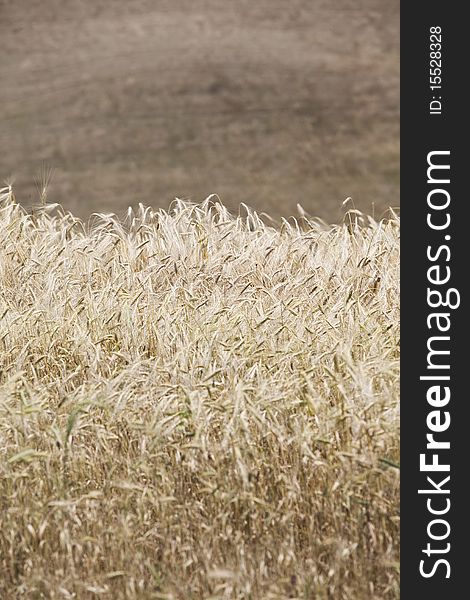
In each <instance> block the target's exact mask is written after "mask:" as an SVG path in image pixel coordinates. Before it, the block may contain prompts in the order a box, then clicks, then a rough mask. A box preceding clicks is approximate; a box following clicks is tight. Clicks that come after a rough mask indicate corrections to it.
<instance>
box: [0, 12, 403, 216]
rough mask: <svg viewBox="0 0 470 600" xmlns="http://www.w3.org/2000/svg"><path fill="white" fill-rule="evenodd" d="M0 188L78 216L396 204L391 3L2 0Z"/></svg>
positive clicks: (323, 211)
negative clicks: (48, 181)
mask: <svg viewBox="0 0 470 600" xmlns="http://www.w3.org/2000/svg"><path fill="white" fill-rule="evenodd" d="M0 35H1V40H2V51H1V54H2V60H1V61H0V79H1V82H2V83H1V86H0V123H1V143H2V152H1V153H0V178H2V179H4V178H6V177H14V178H15V189H16V194H17V197H18V199H19V200H21V201H22V202H23V203H24V204H31V203H33V202H35V201H36V200H37V196H38V193H37V191H36V187H35V178H37V177H38V175H39V173H40V172H41V169H42V168H43V165H44V164H45V165H47V166H48V167H52V168H53V169H54V178H53V184H52V187H51V192H50V197H49V200H50V201H52V202H60V203H62V204H63V205H64V206H65V207H66V208H67V209H71V210H73V211H74V212H75V213H76V214H78V215H80V216H82V217H85V216H87V215H89V214H90V213H91V212H93V211H115V212H117V213H120V212H122V211H123V210H124V209H125V208H126V207H127V206H128V205H129V204H134V205H135V204H137V203H138V202H143V203H144V204H147V205H152V206H154V207H157V206H164V207H166V206H168V204H169V203H170V202H171V201H172V199H173V198H174V197H175V196H178V197H183V198H186V197H190V198H191V199H193V200H195V201H199V200H202V199H203V198H204V197H206V196H207V195H209V194H211V193H217V194H219V195H220V197H221V198H222V200H223V201H224V203H225V204H227V205H228V206H229V207H231V208H236V207H237V206H238V205H239V203H240V202H245V203H247V204H249V205H252V206H254V207H255V208H256V209H258V210H262V211H267V212H269V213H270V214H273V215H275V216H279V215H281V214H282V215H288V214H292V213H294V212H295V210H296V208H295V207H296V204H297V203H301V204H302V205H303V206H304V208H305V209H306V210H307V211H309V212H310V213H312V214H315V215H319V216H321V217H323V218H325V219H326V220H329V221H335V220H338V219H340V218H341V215H342V208H341V203H342V201H343V200H344V199H345V198H346V197H347V196H352V198H353V200H354V202H355V204H356V206H357V207H358V208H360V209H362V210H365V211H367V212H370V211H372V210H373V207H375V208H374V209H375V214H376V216H377V217H378V216H380V214H381V213H382V211H383V210H384V209H385V208H386V207H388V206H397V204H398V202H399V199H398V184H399V141H398V138H399V62H398V58H399V45H398V43H399V1H398V0H362V1H361V2H357V1H352V0H335V2H331V1H328V0H291V1H289V2H281V1H280V0H258V1H256V2H253V1H251V0H237V1H236V2H227V1H225V2H220V1H216V0H204V1H189V0H180V1H178V2H175V1H170V0H159V1H156V2H155V1H153V2H151V1H145V0H138V1H135V2H131V3H130V2H124V1H122V0H119V1H113V2H103V1H99V0H98V1H91V0H82V1H81V2H73V3H65V2H62V1H59V0H42V1H41V2H39V1H37V0H31V1H29V2H24V1H23V2H21V1H20V2H18V1H15V2H13V1H12V0H0Z"/></svg>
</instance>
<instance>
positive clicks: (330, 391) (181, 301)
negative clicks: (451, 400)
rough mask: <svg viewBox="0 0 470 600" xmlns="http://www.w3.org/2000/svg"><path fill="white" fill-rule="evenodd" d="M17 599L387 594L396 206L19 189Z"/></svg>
mask: <svg viewBox="0 0 470 600" xmlns="http://www.w3.org/2000/svg"><path fill="white" fill-rule="evenodd" d="M0 290H1V295H0V453H1V460H0V598H5V599H12V600H13V599H17V598H27V599H36V598H38V599H39V598H41V599H42V598H48V599H49V598H50V599H71V598H76V599H88V598H90V599H98V598H105V599H112V600H114V599H116V600H120V599H150V598H152V599H175V600H176V599H178V600H180V599H181V600H189V599H199V598H204V599H210V598H212V599H232V598H233V599H235V598H236V599H251V600H258V599H259V600H264V599H266V600H269V599H271V600H274V599H283V598H297V599H333V600H343V599H344V600H346V599H348V600H356V599H358V600H362V599H364V600H365V599H373V598H377V599H378V598H380V599H391V598H398V597H399V591H398V584H399V571H398V561H399V556H398V552H399V305H398V301H399V222H398V217H397V216H396V215H395V214H394V213H391V214H390V216H389V217H388V218H387V219H384V220H381V221H380V222H376V221H374V220H373V219H371V218H368V217H366V216H364V215H362V214H359V213H358V212H357V211H354V210H352V211H349V212H348V213H347V214H346V216H345V220H344V223H343V224H341V225H337V226H327V225H326V224H325V223H322V222H320V221H318V220H315V219H313V218H310V217H308V216H307V215H305V214H303V215H302V214H301V216H299V217H298V219H290V220H289V221H287V220H284V221H282V222H281V223H278V224H270V222H269V220H268V219H267V218H265V217H263V218H261V217H260V216H258V215H257V214H256V213H255V212H253V211H251V210H249V209H247V208H245V207H242V208H241V211H240V215H239V216H231V215H230V214H229V213H228V211H227V210H226V209H225V208H224V206H223V205H222V204H221V203H220V201H219V200H218V198H216V197H211V198H208V199H207V200H206V201H205V202H203V203H202V204H199V205H194V204H190V203H188V202H183V201H175V202H174V203H173V204H172V206H170V208H169V210H168V211H164V210H161V209H160V210H158V211H154V210H151V209H144V208H143V207H140V209H139V210H136V211H135V212H132V211H131V210H130V211H129V212H128V214H127V216H126V217H125V218H121V219H119V218H117V217H115V216H114V215H105V214H102V215H95V216H93V217H92V218H91V219H90V220H89V221H88V222H82V221H80V220H78V219H76V218H74V216H73V215H71V214H70V213H64V212H63V211H62V210H61V209H60V207H57V206H52V205H48V204H44V205H43V206H40V207H37V208H36V209H35V210H34V211H33V213H32V214H28V213H26V212H25V210H24V209H23V208H21V206H20V205H19V204H17V203H16V201H15V198H14V195H13V192H12V190H11V188H5V189H3V190H2V191H1V198H0Z"/></svg>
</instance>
